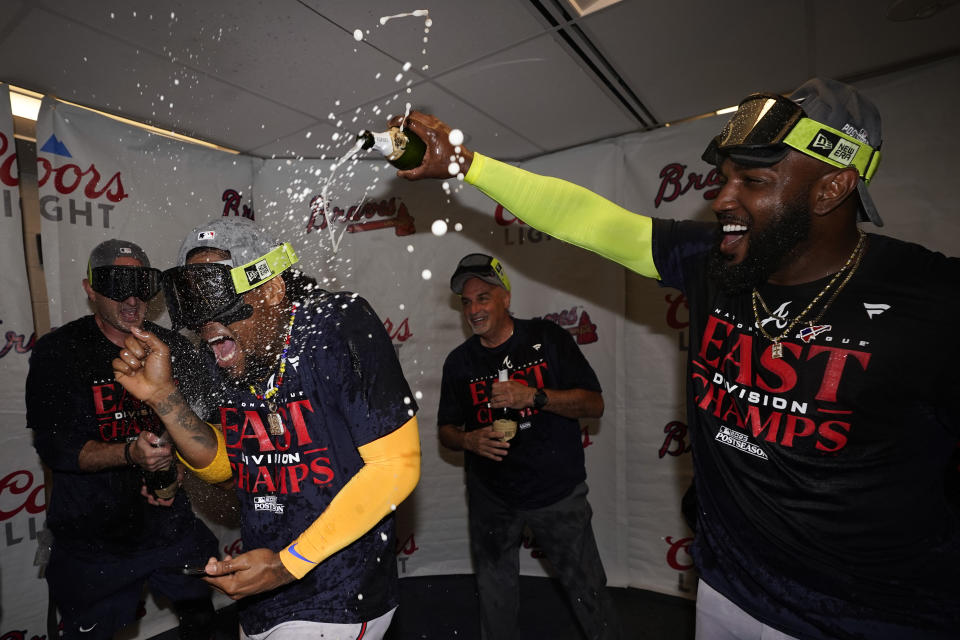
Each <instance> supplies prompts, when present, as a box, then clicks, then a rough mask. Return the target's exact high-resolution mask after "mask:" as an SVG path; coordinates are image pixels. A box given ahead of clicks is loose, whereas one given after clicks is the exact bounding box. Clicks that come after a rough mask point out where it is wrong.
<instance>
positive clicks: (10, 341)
mask: <svg viewBox="0 0 960 640" xmlns="http://www.w3.org/2000/svg"><path fill="white" fill-rule="evenodd" d="M0 324H3V320H0ZM24 340H25V334H22V333H17V332H16V331H7V332H6V333H5V334H4V345H3V346H2V347H0V358H3V357H4V356H6V355H7V354H8V353H10V352H11V351H13V352H14V353H30V350H31V349H33V345H34V343H35V342H36V341H37V334H36V333H31V334H30V339H29V340H27V341H26V343H24Z"/></svg>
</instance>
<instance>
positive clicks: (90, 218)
mask: <svg viewBox="0 0 960 640" xmlns="http://www.w3.org/2000/svg"><path fill="white" fill-rule="evenodd" d="M40 151H41V152H45V153H48V154H50V155H52V156H57V157H58V158H57V162H56V164H57V166H54V163H53V162H51V161H50V159H49V158H47V157H46V156H44V155H40V154H38V155H37V186H39V187H40V188H41V189H42V188H43V187H44V186H46V184H47V183H48V182H50V183H51V184H52V187H53V190H54V191H56V194H57V195H45V196H42V197H41V198H40V214H41V215H42V216H43V217H44V218H46V219H47V220H50V221H52V222H63V221H66V222H68V223H69V224H75V225H84V226H87V227H92V226H102V228H104V229H109V228H110V213H111V212H112V211H113V209H114V207H115V205H116V204H117V203H119V202H121V201H122V200H123V199H124V198H128V197H129V196H130V194H129V193H127V191H126V188H125V187H124V186H123V176H122V175H121V172H120V171H117V172H115V173H114V174H113V175H112V176H110V177H109V178H108V177H106V175H107V174H105V173H101V171H100V169H98V168H97V166H96V165H95V164H94V163H92V162H91V163H89V164H88V163H86V162H83V161H74V158H73V154H71V153H70V150H69V149H68V148H67V146H66V145H65V144H64V143H63V142H61V141H60V140H58V139H57V137H56V136H55V135H51V136H50V137H49V138H48V139H47V141H46V142H44V143H43V145H42V146H41V147H40ZM64 158H66V159H69V160H64ZM84 165H86V168H84ZM107 173H109V171H108V172H107Z"/></svg>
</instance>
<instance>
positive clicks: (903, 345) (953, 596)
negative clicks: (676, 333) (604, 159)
mask: <svg viewBox="0 0 960 640" xmlns="http://www.w3.org/2000/svg"><path fill="white" fill-rule="evenodd" d="M715 229H716V225H703V224H700V223H694V222H675V221H667V220H656V221H655V222H654V235H653V252H654V259H655V263H656V266H657V270H658V272H659V273H660V275H661V278H662V282H663V284H664V285H667V286H673V287H676V288H678V289H680V290H681V291H683V292H684V294H685V295H686V297H687V299H688V302H689V304H690V360H689V369H688V374H689V379H688V385H689V387H690V388H689V393H688V410H687V413H688V415H687V418H688V420H689V422H690V427H691V438H692V441H693V452H694V471H695V477H696V484H697V498H698V501H699V510H698V511H699V514H698V515H699V518H698V524H697V536H696V539H695V543H694V557H695V559H696V561H697V566H698V569H699V570H700V573H701V575H702V577H703V578H704V579H705V580H706V582H707V583H709V584H710V585H711V586H713V587H714V588H716V589H717V590H719V591H720V592H721V593H723V594H724V595H726V596H727V597H728V598H730V599H731V600H732V601H734V602H735V603H736V604H738V605H739V606H740V607H742V608H743V609H745V610H746V611H747V612H748V613H750V614H751V615H753V616H754V617H757V618H758V619H760V620H762V621H764V622H766V623H767V624H770V625H771V626H774V627H776V628H778V629H780V630H782V631H784V632H786V633H789V634H790V635H793V636H796V637H798V638H864V639H870V640H877V639H890V640H893V639H899V638H907V637H909V638H946V637H957V634H960V631H958V630H960V580H958V579H957V576H960V533H958V522H957V518H956V514H954V513H953V512H952V511H951V508H950V506H949V505H948V502H947V500H946V498H945V492H944V477H945V476H944V474H945V469H946V466H947V460H948V459H949V457H950V455H951V453H952V452H953V450H954V448H955V446H956V443H957V440H958V437H960V419H958V413H960V412H958V406H960V400H958V398H960V393H958V392H960V384H958V377H957V376H956V373H955V368H956V364H957V362H958V361H960V346H958V345H960V343H958V342H957V341H956V340H951V339H949V336H950V332H951V328H952V325H953V323H954V322H956V318H957V317H958V312H960V296H958V295H957V293H958V291H960V260H957V259H955V258H946V257H944V256H943V255H941V254H938V253H934V252H932V251H929V250H927V249H924V248H923V247H920V246H918V245H915V244H910V243H906V242H902V241H898V240H894V239H892V238H888V237H885V236H879V235H873V234H870V235H868V237H867V248H866V253H865V255H864V256H863V259H862V262H861V264H860V266H859V268H858V269H857V271H856V272H855V274H854V275H853V277H852V278H851V279H850V281H849V282H848V283H847V285H846V287H845V288H844V289H843V291H842V293H841V294H840V295H838V296H837V298H836V299H835V300H834V301H833V303H832V304H831V305H830V306H829V308H828V309H827V310H826V312H825V313H824V314H823V316H822V317H821V318H820V319H819V321H818V322H817V323H816V325H815V329H816V331H815V332H807V333H813V334H814V335H812V336H811V335H804V336H802V335H800V334H799V331H800V329H802V328H804V327H805V326H806V325H805V324H803V323H801V325H800V326H798V327H796V328H795V329H794V330H792V331H791V334H790V335H787V336H785V337H784V339H783V341H782V344H783V357H782V358H773V357H772V353H771V348H770V347H771V343H770V340H769V339H767V338H766V337H764V336H763V334H762V333H761V332H760V330H759V328H758V327H757V325H756V321H755V319H754V310H753V306H752V304H751V294H750V292H747V293H744V294H740V295H733V296H730V295H726V294H724V293H723V292H722V291H721V290H719V288H718V287H717V286H716V284H715V283H714V281H713V280H712V279H711V278H710V276H709V274H708V273H707V269H706V260H705V255H706V253H705V252H706V251H707V249H708V248H709V246H710V245H711V244H712V243H713V242H715V240H714V239H713V238H714V237H713V235H712V234H713V233H714V232H715ZM828 281H829V277H828V278H825V279H823V280H820V281H816V282H811V283H807V284H804V285H799V286H790V287H787V286H774V285H769V284H764V285H762V286H761V287H759V292H760V294H761V295H762V297H763V300H764V302H765V303H766V306H767V308H768V309H769V310H770V312H771V313H770V314H769V315H768V314H767V313H764V312H763V310H762V308H760V307H759V305H758V308H760V313H761V314H762V315H761V317H760V322H761V323H763V325H764V328H765V329H766V332H767V333H768V334H770V335H772V336H777V335H779V334H780V333H781V332H782V331H783V330H784V329H785V327H786V326H787V325H788V320H789V319H792V318H793V317H794V316H795V315H796V314H797V313H800V312H801V311H802V310H803V309H804V308H805V307H806V306H807V305H808V303H809V302H810V301H811V300H813V299H814V297H815V296H816V295H817V293H818V292H819V291H820V290H821V289H822V288H823V287H824V285H825V284H826V283H827V282H828ZM819 310H820V307H819V306H818V307H817V308H816V309H814V310H813V312H812V313H811V316H812V317H813V318H815V317H816V315H817V313H818V312H819Z"/></svg>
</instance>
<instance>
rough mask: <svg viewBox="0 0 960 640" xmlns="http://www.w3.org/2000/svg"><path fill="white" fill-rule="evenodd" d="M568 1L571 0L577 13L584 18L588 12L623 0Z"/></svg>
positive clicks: (571, 4)
mask: <svg viewBox="0 0 960 640" xmlns="http://www.w3.org/2000/svg"><path fill="white" fill-rule="evenodd" d="M567 2H569V3H570V6H571V7H573V10H574V11H576V12H577V15H579V16H580V17H581V18H582V17H583V16H585V15H587V14H588V13H593V12H594V11H600V9H606V8H607V7H610V6H613V5H615V4H617V3H619V2H621V0H567Z"/></svg>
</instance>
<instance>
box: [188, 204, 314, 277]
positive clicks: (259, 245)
mask: <svg viewBox="0 0 960 640" xmlns="http://www.w3.org/2000/svg"><path fill="white" fill-rule="evenodd" d="M194 249H220V250H221V251H229V252H230V262H231V264H232V266H233V267H234V269H233V270H232V271H231V273H232V275H233V281H234V285H235V287H236V290H237V293H243V292H244V291H248V290H250V289H252V288H254V287H257V286H259V285H261V284H263V283H264V282H266V281H267V280H270V279H272V278H274V277H275V276H277V275H279V274H280V273H281V272H283V271H285V270H286V269H287V268H289V267H290V266H291V265H293V264H294V263H296V262H297V261H298V258H297V254H296V253H295V252H294V251H293V247H291V246H290V244H289V243H286V242H283V243H281V242H279V241H278V240H275V239H273V238H271V237H270V236H268V235H267V234H266V233H265V232H264V231H263V230H261V229H260V228H259V227H258V226H257V225H256V224H255V223H254V222H253V220H250V219H248V218H240V217H222V218H214V219H213V220H210V221H209V222H205V223H203V224H201V225H200V226H198V227H196V228H195V229H194V230H193V231H191V232H190V233H189V234H188V235H187V237H186V238H185V239H184V241H183V244H181V245H180V253H179V254H178V256H177V265H178V266H183V265H184V264H186V262H187V255H188V254H189V253H190V252H191V251H193V250H194ZM236 267H243V269H236Z"/></svg>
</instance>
